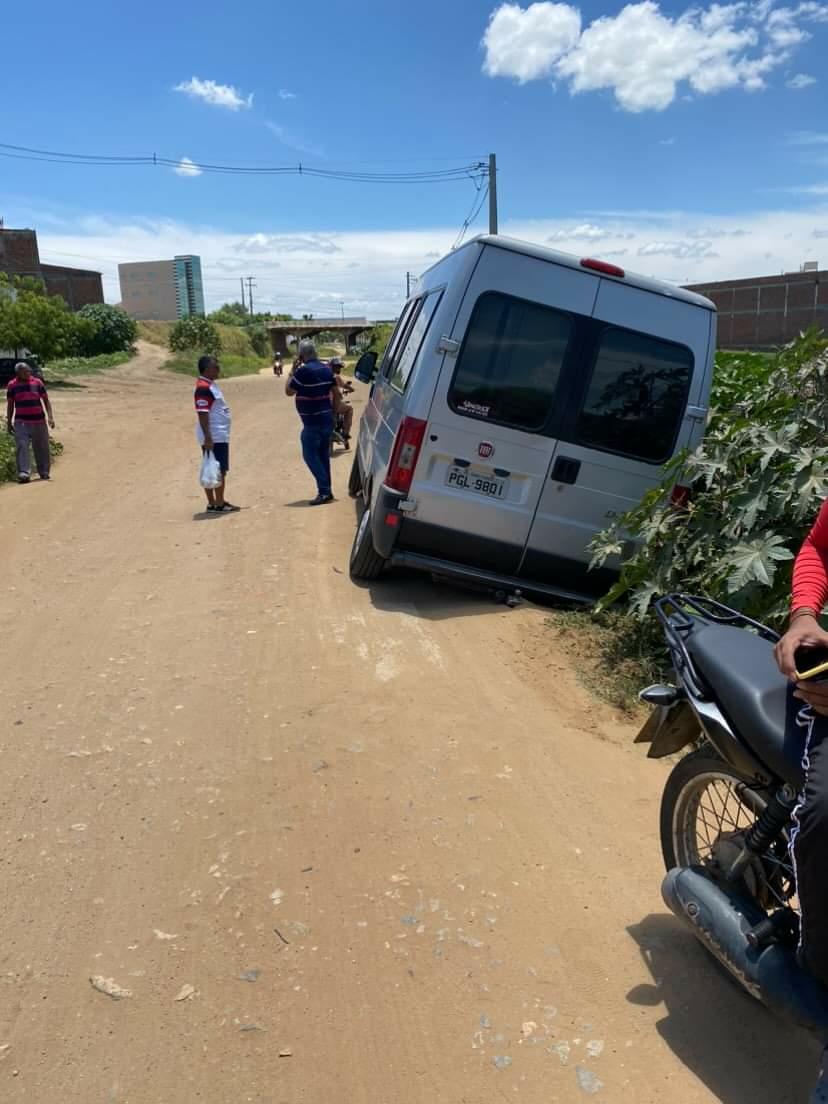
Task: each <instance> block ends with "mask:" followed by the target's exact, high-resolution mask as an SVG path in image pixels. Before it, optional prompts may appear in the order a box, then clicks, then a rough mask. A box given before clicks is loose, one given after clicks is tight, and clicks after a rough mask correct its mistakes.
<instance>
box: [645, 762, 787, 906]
mask: <svg viewBox="0 0 828 1104" xmlns="http://www.w3.org/2000/svg"><path fill="white" fill-rule="evenodd" d="M766 803H767V796H766V794H765V793H764V792H763V791H761V790H759V789H757V788H756V787H755V786H753V785H751V784H750V783H749V782H748V781H747V780H746V779H744V778H742V777H740V776H739V775H738V774H736V773H735V772H733V771H732V770H731V769H730V767H728V765H727V764H726V763H725V762H723V761H721V760H718V759H717V758H716V757H715V756H714V755H712V754H711V753H709V752H706V751H705V752H704V753H703V754H702V753H699V752H696V753H694V754H693V755H691V756H688V757H687V758H686V759H685V760H683V761H682V762H681V763H680V764H678V766H677V767H676V769H675V771H674V773H673V775H672V776H671V778H670V780H669V782H668V786H667V787H666V789H665V795H664V804H663V807H662V849H663V851H664V858H665V863H666V865H667V867H668V869H669V868H670V867H671V866H703V867H706V868H707V869H708V870H710V871H711V873H712V874H713V876H714V877H715V876H717V875H721V874H723V873H724V872H725V871H726V870H727V869H729V868H730V866H731V864H732V863H733V862H735V860H736V859H737V858H738V856H739V855H740V853H741V851H742V848H743V845H744V836H745V833H746V832H747V831H748V829H750V828H751V827H752V826H753V825H754V824H755V822H756V820H757V818H758V817H759V816H760V815H761V813H762V812H763V810H764V809H765V805H766ZM787 842H788V841H787V832H786V833H784V834H783V835H782V836H781V837H780V838H779V839H778V840H777V841H775V842H774V844H773V845H772V846H771V847H770V848H769V849H768V850H767V851H766V852H765V854H764V855H763V856H762V857H761V858H759V857H757V858H756V859H755V860H754V861H752V862H751V863H750V865H749V866H748V867H747V870H746V871H745V874H744V881H745V884H746V886H747V888H748V889H749V891H750V893H751V895H752V896H753V897H755V898H756V900H757V901H758V902H759V903H760V904H761V905H762V906H763V907H765V908H772V907H776V906H778V905H786V904H788V903H789V902H790V899H791V897H792V896H793V893H794V884H795V883H794V872H793V866H792V863H791V860H790V856H789V854H788V847H787Z"/></svg>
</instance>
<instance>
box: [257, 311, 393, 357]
mask: <svg viewBox="0 0 828 1104" xmlns="http://www.w3.org/2000/svg"><path fill="white" fill-rule="evenodd" d="M374 326H375V323H374V322H369V321H368V319H367V318H303V319H301V320H300V319H298V318H297V319H295V320H294V321H292V322H268V323H267V329H268V331H269V334H270V344H271V345H272V346H273V352H274V353H282V355H283V356H284V355H285V354H287V351H288V339H296V340H297V341H301V340H302V338H303V337H315V336H316V335H317V334H321V333H335V334H338V335H339V336H341V337H342V339H343V340H344V342H345V351H346V352H347V353H352V352H353V351H354V349H355V347H356V339H357V338H358V337H359V335H360V334H364V333H368V332H369V331H370V330H373V328H374Z"/></svg>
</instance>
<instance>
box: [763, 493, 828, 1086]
mask: <svg viewBox="0 0 828 1104" xmlns="http://www.w3.org/2000/svg"><path fill="white" fill-rule="evenodd" d="M791 590H792V594H791V614H790V621H789V624H788V631H787V632H786V633H785V635H784V636H783V637H782V639H781V640H780V641H779V643H778V644H777V645H776V662H777V663H778V664H779V669H780V671H781V672H782V674H783V675H785V676H786V678H788V679H790V681H791V687H792V694H793V697H794V698H795V699H796V701H797V702H798V703H801V704H800V705H799V708H798V709H796V708H795V709H793V710H789V714H790V716H791V720H792V722H793V723H794V724H795V726H796V729H797V730H798V731H799V732H801V733H802V734H804V739H805V746H804V751H803V755H802V766H803V768H804V770H805V784H804V786H803V788H802V792H801V794H800V795H799V803H798V805H797V807H796V809H795V810H794V814H793V830H792V832H791V854H792V856H793V859H794V868H795V870H796V888H797V896H798V897H799V912H800V916H799V956H800V961H801V962H802V965H803V966H804V967H805V968H806V969H807V970H809V971H810V972H811V973H812V974H814V976H815V977H817V978H819V980H820V981H821V982H822V983H823V984H824V985H826V986H828V886H826V878H825V872H826V865H827V864H828V739H826V737H827V736H828V682H798V681H797V676H796V670H797V665H796V652H797V649H799V648H819V649H828V632H826V631H825V629H823V628H822V626H821V624H820V622H819V618H820V616H821V614H822V612H823V610H824V608H825V606H826V603H827V602H828V500H826V501H825V502H824V503H823V505H822V509H821V510H820V512H819V517H818V518H817V520H816V523H815V525H814V527H813V529H811V531H810V533H809V534H808V536H807V537H806V538H805V543H804V544H803V545H802V548H801V550H800V552H799V555H798V556H797V557H796V561H795V562H794V570H793V586H792V588H791ZM826 1055H828V1051H826ZM812 1101H828V1063H825V1062H824V1064H823V1070H822V1074H821V1077H820V1082H819V1084H818V1085H817V1088H816V1090H815V1094H814V1096H813V1097H812Z"/></svg>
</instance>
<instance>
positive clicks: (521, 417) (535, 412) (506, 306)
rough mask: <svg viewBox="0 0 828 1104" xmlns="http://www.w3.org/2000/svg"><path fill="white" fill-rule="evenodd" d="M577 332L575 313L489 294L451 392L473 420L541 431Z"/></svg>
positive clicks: (479, 307) (455, 405)
mask: <svg viewBox="0 0 828 1104" xmlns="http://www.w3.org/2000/svg"><path fill="white" fill-rule="evenodd" d="M573 332H574V321H573V318H572V316H571V315H568V314H565V313H564V312H563V311H558V310H554V309H552V308H551V307H544V306H541V304H539V303H529V302H527V301H526V300H524V299H515V298H513V297H512V296H509V295H502V294H500V293H499V292H493V291H489V292H486V293H485V294H483V295H481V296H480V298H479V299H478V300H477V303H476V304H475V307H474V311H473V312H472V316H471V320H470V322H469V327H468V330H467V332H466V337H465V340H464V342H463V347H462V349H461V350H460V355H459V357H458V359H457V368H456V369H455V373H454V378H453V380H452V382H451V386H450V388H449V394H448V401H449V405H450V406H451V408H452V410H454V411H455V413H457V414H462V415H464V416H466V417H468V418H482V419H485V420H486V421H490V422H499V423H501V424H504V425H510V426H515V427H517V428H519V429H527V430H539V429H540V428H541V427H542V426H543V425H544V423H545V422H546V421H547V418H548V417H549V413H550V410H551V407H552V402H553V399H554V397H555V392H556V390H557V387H558V382H559V380H560V376H561V366H562V364H563V361H564V357H565V355H566V350H567V347H568V345H569V342H570V340H571V338H572V334H573Z"/></svg>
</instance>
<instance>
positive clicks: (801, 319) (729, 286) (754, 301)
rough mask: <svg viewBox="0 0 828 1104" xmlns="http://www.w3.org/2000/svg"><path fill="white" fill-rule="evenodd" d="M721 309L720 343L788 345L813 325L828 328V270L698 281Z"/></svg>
mask: <svg viewBox="0 0 828 1104" xmlns="http://www.w3.org/2000/svg"><path fill="white" fill-rule="evenodd" d="M689 290H690V291H697V292H698V293H699V294H700V295H706V296H707V298H708V299H712V300H713V302H714V303H715V304H716V307H717V309H718V312H719V320H718V333H719V338H718V345H719V348H720V349H761V348H768V347H772V346H775V345H784V344H785V343H786V342H788V341H793V339H794V338H795V337H796V336H797V335H798V334H799V333H800V332H801V331H802V330H807V329H809V328H810V327H811V326H817V327H819V329H821V330H828V270H825V269H823V270H822V271H820V272H789V273H785V275H783V276H757V277H755V278H752V279H747V280H722V281H720V282H718V283H714V284H692V285H690V286H689Z"/></svg>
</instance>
